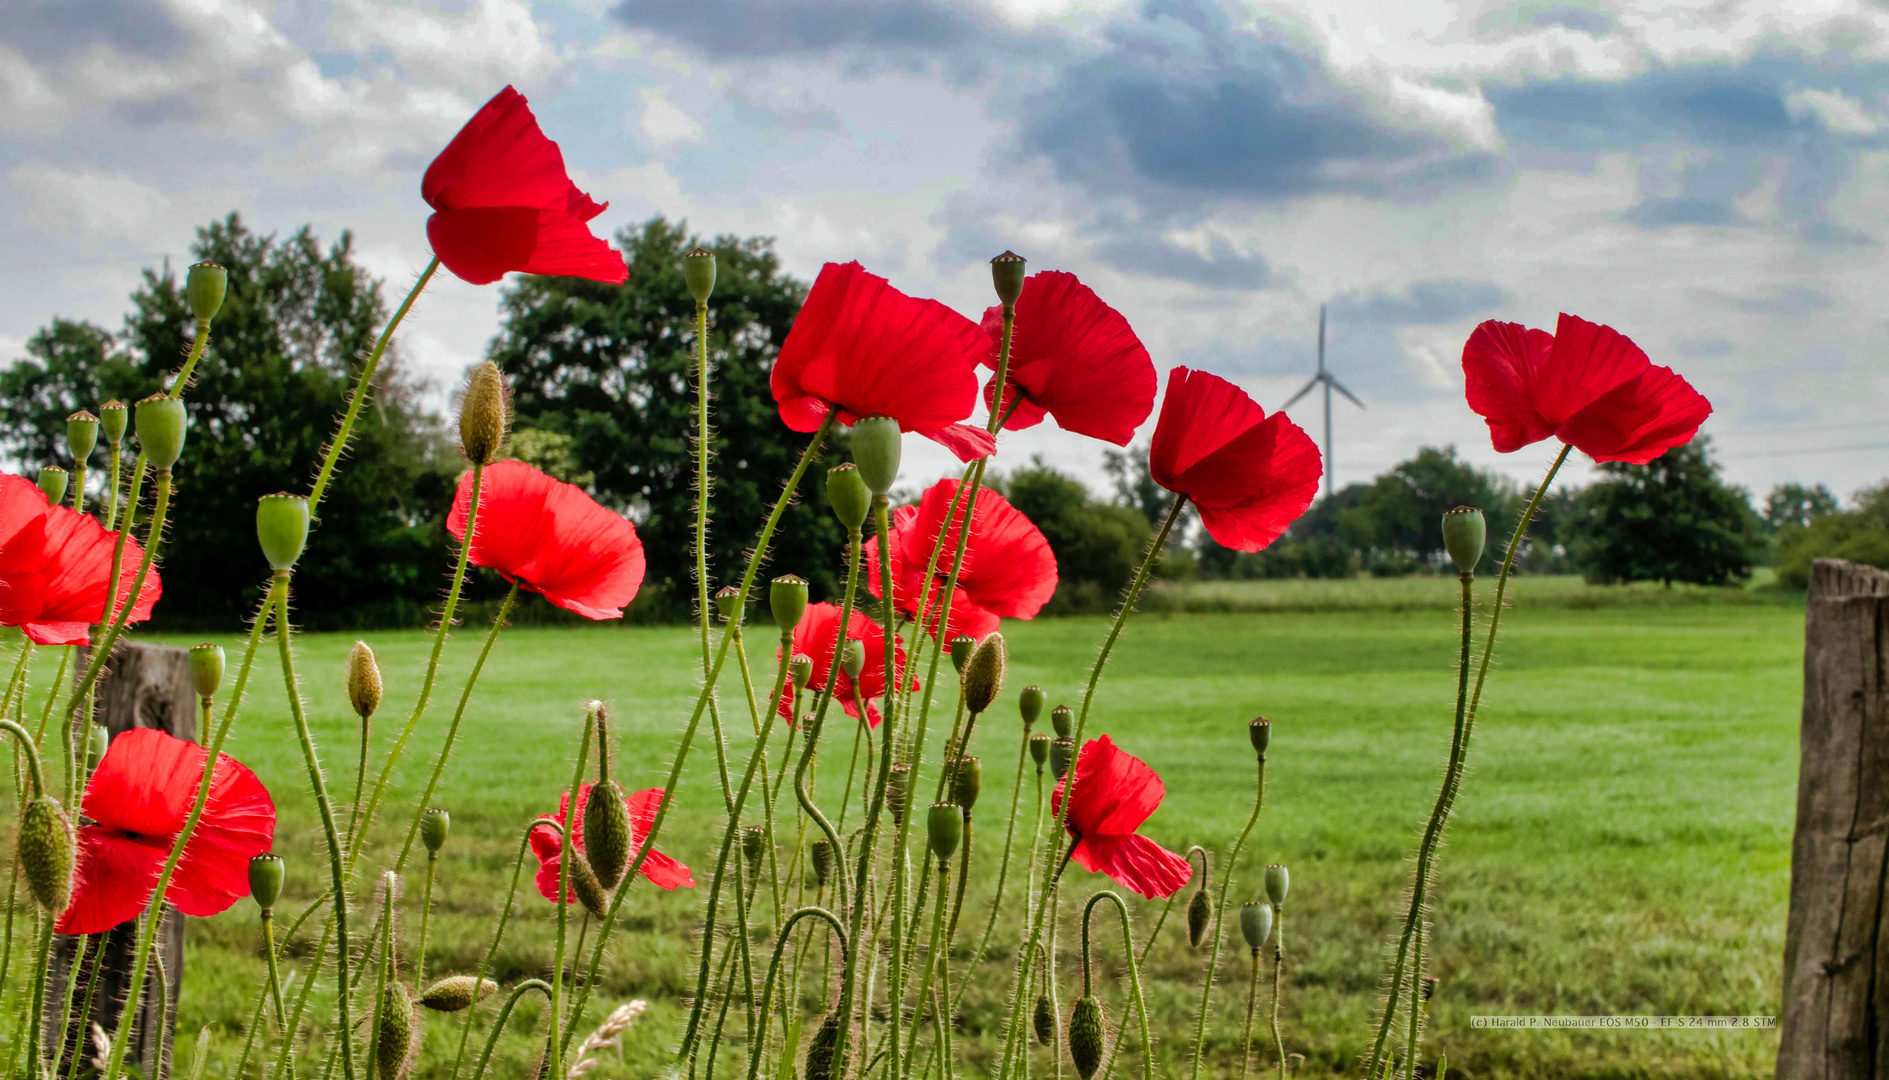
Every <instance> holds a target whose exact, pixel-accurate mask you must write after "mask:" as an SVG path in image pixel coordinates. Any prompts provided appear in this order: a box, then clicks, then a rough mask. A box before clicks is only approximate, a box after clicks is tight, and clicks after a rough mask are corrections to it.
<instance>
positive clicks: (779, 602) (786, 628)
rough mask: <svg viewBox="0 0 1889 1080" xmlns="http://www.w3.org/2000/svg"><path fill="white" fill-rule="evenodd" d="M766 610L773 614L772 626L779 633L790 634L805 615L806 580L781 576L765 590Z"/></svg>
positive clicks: (787, 575)
mask: <svg viewBox="0 0 1889 1080" xmlns="http://www.w3.org/2000/svg"><path fill="white" fill-rule="evenodd" d="M767 603H768V608H769V610H771V611H772V612H773V613H774V625H775V626H778V627H780V628H781V633H783V634H791V633H793V632H794V627H796V626H799V625H800V619H801V616H803V615H805V614H806V613H807V579H806V578H803V577H796V576H795V575H793V574H782V575H781V576H780V577H777V578H775V579H774V581H773V583H772V584H770V585H769V586H768V588H767Z"/></svg>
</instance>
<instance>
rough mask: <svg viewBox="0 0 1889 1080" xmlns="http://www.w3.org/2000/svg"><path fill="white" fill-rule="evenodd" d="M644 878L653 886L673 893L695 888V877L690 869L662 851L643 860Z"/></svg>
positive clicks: (654, 852) (653, 852)
mask: <svg viewBox="0 0 1889 1080" xmlns="http://www.w3.org/2000/svg"><path fill="white" fill-rule="evenodd" d="M643 876H644V877H646V878H648V879H649V883H650V884H651V885H654V886H656V887H657V888H659V889H668V890H670V891H671V892H673V891H675V890H676V889H693V888H695V877H694V875H692V874H690V873H689V868H688V867H686V866H684V865H682V864H681V863H679V862H677V861H675V860H674V859H672V858H670V857H669V856H667V855H664V854H663V853H662V852H660V851H652V852H650V853H649V857H648V858H646V859H644V860H643Z"/></svg>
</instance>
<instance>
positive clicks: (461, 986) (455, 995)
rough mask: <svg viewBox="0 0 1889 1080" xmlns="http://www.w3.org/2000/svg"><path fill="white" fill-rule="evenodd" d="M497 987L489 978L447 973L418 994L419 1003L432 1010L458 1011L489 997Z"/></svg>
mask: <svg viewBox="0 0 1889 1080" xmlns="http://www.w3.org/2000/svg"><path fill="white" fill-rule="evenodd" d="M497 989H498V984H497V983H495V982H493V981H492V980H491V979H477V978H474V977H472V976H471V975H448V976H446V977H445V978H443V979H441V980H440V981H438V982H436V983H434V984H433V985H431V986H429V987H427V988H426V992H425V993H423V994H421V995H420V1004H421V1005H424V1006H426V1007H427V1008H429V1009H431V1010H433V1011H434V1012H445V1013H451V1012H459V1011H460V1010H462V1009H469V1008H471V1007H472V1006H473V1004H474V1003H476V1002H479V1001H483V1000H485V999H486V998H488V997H490V996H491V995H492V993H493V992H494V991H496V990H497Z"/></svg>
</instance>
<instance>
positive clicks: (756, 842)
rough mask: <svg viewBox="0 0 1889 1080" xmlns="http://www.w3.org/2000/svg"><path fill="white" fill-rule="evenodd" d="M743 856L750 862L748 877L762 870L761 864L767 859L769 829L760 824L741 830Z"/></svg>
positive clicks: (751, 878) (750, 877) (752, 876)
mask: <svg viewBox="0 0 1889 1080" xmlns="http://www.w3.org/2000/svg"><path fill="white" fill-rule="evenodd" d="M741 857H742V859H743V860H745V861H746V862H747V864H748V878H749V879H750V880H753V878H754V875H756V874H758V873H760V872H761V864H763V863H765V862H766V861H767V830H766V829H764V828H762V827H761V826H759V825H748V826H745V827H743V828H742V830H741Z"/></svg>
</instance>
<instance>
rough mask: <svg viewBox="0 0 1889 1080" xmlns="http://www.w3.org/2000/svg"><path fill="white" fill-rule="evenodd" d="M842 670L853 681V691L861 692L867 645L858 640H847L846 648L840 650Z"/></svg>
mask: <svg viewBox="0 0 1889 1080" xmlns="http://www.w3.org/2000/svg"><path fill="white" fill-rule="evenodd" d="M840 670H841V671H844V672H845V673H846V677H847V678H849V679H851V680H853V691H854V692H855V693H857V692H858V690H859V673H860V672H862V671H865V670H866V643H865V642H863V641H861V640H859V639H858V638H847V639H846V647H845V648H843V649H841V650H840Z"/></svg>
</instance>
